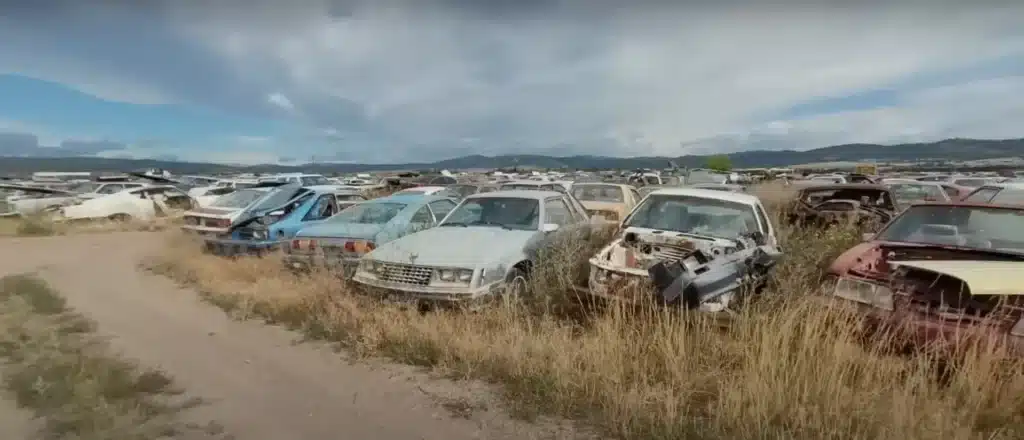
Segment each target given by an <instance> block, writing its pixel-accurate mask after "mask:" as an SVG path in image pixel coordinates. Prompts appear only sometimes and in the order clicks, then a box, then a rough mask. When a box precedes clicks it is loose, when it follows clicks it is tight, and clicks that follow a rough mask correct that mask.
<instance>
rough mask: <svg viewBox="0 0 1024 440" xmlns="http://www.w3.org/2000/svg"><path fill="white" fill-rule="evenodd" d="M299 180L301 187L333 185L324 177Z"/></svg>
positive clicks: (305, 177) (303, 177) (308, 177)
mask: <svg viewBox="0 0 1024 440" xmlns="http://www.w3.org/2000/svg"><path fill="white" fill-rule="evenodd" d="M300 180H302V186H317V185H333V183H332V182H331V181H330V180H327V178H326V177H324V176H302V178H301V179H300Z"/></svg>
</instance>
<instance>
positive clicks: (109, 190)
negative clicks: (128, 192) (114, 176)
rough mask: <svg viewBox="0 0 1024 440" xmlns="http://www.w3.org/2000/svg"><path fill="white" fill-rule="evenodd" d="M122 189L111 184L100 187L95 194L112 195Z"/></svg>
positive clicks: (122, 187)
mask: <svg viewBox="0 0 1024 440" xmlns="http://www.w3.org/2000/svg"><path fill="white" fill-rule="evenodd" d="M123 189H124V185H120V184H115V183H111V184H107V185H103V186H101V187H100V189H99V190H97V191H96V192H97V193H99V194H113V193H116V192H119V191H121V190H123Z"/></svg>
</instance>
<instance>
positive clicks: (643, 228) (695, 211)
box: [588, 188, 782, 311]
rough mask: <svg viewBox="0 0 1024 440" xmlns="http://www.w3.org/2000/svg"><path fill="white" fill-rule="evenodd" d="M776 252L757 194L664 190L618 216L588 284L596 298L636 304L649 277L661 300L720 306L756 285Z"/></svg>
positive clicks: (778, 253) (771, 229) (716, 308)
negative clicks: (619, 221) (616, 229)
mask: <svg viewBox="0 0 1024 440" xmlns="http://www.w3.org/2000/svg"><path fill="white" fill-rule="evenodd" d="M781 255H782V254H781V251H780V250H779V249H778V239H777V238H776V236H775V229H774V227H773V226H772V224H771V222H770V221H769V218H768V214H767V211H765V209H764V206H763V205H762V204H761V201H760V200H759V199H758V198H757V197H755V196H753V195H749V194H740V193H732V192H725V191H715V190H708V189H695V188H676V189H662V190H658V191H655V192H653V193H651V194H650V195H648V196H647V197H646V198H644V200H643V201H642V202H641V203H640V205H639V206H637V207H636V209H634V210H633V212H631V213H630V214H629V215H628V216H627V217H626V218H625V219H624V220H623V222H622V232H621V233H620V236H619V237H618V238H616V239H615V240H614V241H612V242H611V244H609V245H607V246H605V247H604V248H602V249H601V250H600V251H598V253H597V254H596V255H595V256H594V257H593V258H591V259H590V279H589V283H588V284H589V286H588V287H589V292H590V294H592V295H595V296H598V297H603V298H608V299H618V300H627V301H638V300H641V299H642V298H639V297H635V296H633V295H635V294H638V293H641V292H644V290H645V289H644V288H643V286H644V285H645V284H646V283H647V282H648V281H652V282H653V283H654V285H655V286H654V287H655V288H657V289H658V293H657V296H656V298H655V299H657V300H660V301H661V302H664V303H667V304H679V305H685V306H687V307H690V308H699V309H701V310H705V311H719V310H722V309H725V308H726V307H728V306H729V304H730V302H732V300H733V299H734V298H735V297H736V296H737V295H738V294H740V293H743V292H744V289H745V288H747V287H750V288H755V289H756V288H757V287H759V286H760V285H761V283H762V282H763V281H764V280H765V276H766V274H767V272H768V270H769V269H771V267H772V266H774V264H775V262H776V261H777V260H778V259H779V258H780V257H781ZM673 283H676V284H677V285H675V286H673V285H672V284H673Z"/></svg>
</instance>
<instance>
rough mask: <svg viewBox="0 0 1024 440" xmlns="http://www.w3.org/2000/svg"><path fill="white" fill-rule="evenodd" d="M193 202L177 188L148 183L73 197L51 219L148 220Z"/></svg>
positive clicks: (170, 214)
mask: <svg viewBox="0 0 1024 440" xmlns="http://www.w3.org/2000/svg"><path fill="white" fill-rule="evenodd" d="M195 206H196V203H195V200H193V199H192V198H191V197H189V196H188V194H185V192H184V191H182V190H180V189H178V188H175V187H173V186H166V185H149V186H143V187H139V188H132V189H126V190H123V191H120V192H117V193H114V194H110V195H105V196H100V197H96V198H94V199H88V200H77V201H75V202H73V204H71V205H67V206H64V207H61V208H60V209H59V210H58V211H57V215H56V218H55V220H58V221H74V220H99V219H108V220H113V221H131V220H152V219H154V218H158V217H178V216H180V215H182V214H183V213H184V212H185V211H188V210H189V209H192V208H193V207H195Z"/></svg>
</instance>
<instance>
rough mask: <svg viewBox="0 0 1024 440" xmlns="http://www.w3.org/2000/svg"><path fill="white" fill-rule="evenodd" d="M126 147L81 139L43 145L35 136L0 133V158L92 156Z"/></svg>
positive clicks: (106, 141) (110, 142)
mask: <svg viewBox="0 0 1024 440" xmlns="http://www.w3.org/2000/svg"><path fill="white" fill-rule="evenodd" d="M127 147H128V146H127V145H125V144H123V143H120V142H115V141H108V140H83V139H65V140H63V141H61V142H60V144H59V145H44V144H42V143H40V140H39V137H38V136H36V135H35V134H31V133H17V132H0V156H20V157H61V156H64V157H66V156H93V155H97V154H99V153H103V152H116V151H122V150H124V149H125V148H127Z"/></svg>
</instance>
